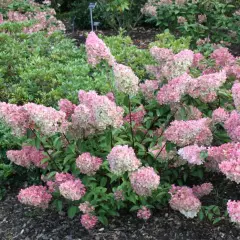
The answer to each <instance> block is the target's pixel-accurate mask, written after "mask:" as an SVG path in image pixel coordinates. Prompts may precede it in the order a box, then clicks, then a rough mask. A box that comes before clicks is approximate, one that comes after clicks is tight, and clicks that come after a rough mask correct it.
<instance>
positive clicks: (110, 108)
mask: <svg viewBox="0 0 240 240" xmlns="http://www.w3.org/2000/svg"><path fill="white" fill-rule="evenodd" d="M79 101H80V105H78V106H77V107H76V108H75V110H74V113H73V115H72V126H71V132H72V134H74V135H75V136H76V137H82V136H87V135H89V134H92V133H94V132H97V131H103V130H105V129H106V128H107V127H109V126H113V127H115V128H117V127H120V126H121V125H122V124H123V113H124V110H123V108H121V107H118V106H116V103H115V102H113V101H111V100H110V99H109V98H108V97H107V96H100V95H98V94H97V93H96V92H95V91H90V92H85V91H83V90H81V91H79Z"/></svg>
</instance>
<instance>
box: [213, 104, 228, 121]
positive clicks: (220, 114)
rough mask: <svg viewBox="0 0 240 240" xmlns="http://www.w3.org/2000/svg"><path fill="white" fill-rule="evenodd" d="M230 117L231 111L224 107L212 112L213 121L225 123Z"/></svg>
mask: <svg viewBox="0 0 240 240" xmlns="http://www.w3.org/2000/svg"><path fill="white" fill-rule="evenodd" d="M228 118H229V113H228V112H227V111H226V110H225V109H224V108H221V107H219V108H217V109H215V110H214V111H213V113H212V120H213V123H224V122H225V121H226V120H227V119H228Z"/></svg>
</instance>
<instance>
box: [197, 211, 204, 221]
mask: <svg viewBox="0 0 240 240" xmlns="http://www.w3.org/2000/svg"><path fill="white" fill-rule="evenodd" d="M198 217H199V219H200V221H202V220H203V219H204V213H203V211H202V210H200V211H199V213H198Z"/></svg>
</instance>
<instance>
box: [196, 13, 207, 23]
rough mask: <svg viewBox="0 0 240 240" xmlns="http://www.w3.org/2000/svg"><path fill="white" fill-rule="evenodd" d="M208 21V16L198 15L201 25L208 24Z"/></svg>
mask: <svg viewBox="0 0 240 240" xmlns="http://www.w3.org/2000/svg"><path fill="white" fill-rule="evenodd" d="M206 21H207V16H206V14H199V15H198V22H199V23H204V22H206Z"/></svg>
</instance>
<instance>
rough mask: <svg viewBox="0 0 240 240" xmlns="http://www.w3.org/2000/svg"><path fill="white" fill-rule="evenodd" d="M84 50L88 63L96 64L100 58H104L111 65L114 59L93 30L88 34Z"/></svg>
mask: <svg viewBox="0 0 240 240" xmlns="http://www.w3.org/2000/svg"><path fill="white" fill-rule="evenodd" d="M86 51H87V58H88V63H89V64H91V65H93V66H96V65H97V64H99V63H100V62H101V60H106V61H107V62H108V64H109V65H110V66H113V64H114V62H115V59H114V57H113V56H112V54H111V52H110V49H109V48H108V47H107V46H106V44H105V43H104V42H103V40H101V39H100V38H98V36H97V35H96V34H95V33H94V32H90V33H89V34H88V37H87V40H86Z"/></svg>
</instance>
